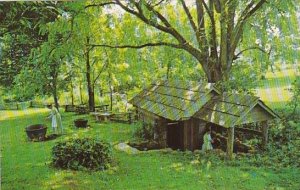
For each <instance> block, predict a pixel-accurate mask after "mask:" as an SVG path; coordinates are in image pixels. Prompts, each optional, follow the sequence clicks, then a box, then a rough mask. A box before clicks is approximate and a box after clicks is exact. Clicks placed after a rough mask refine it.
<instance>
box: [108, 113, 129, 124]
mask: <svg viewBox="0 0 300 190" xmlns="http://www.w3.org/2000/svg"><path fill="white" fill-rule="evenodd" d="M110 120H111V121H116V122H120V123H129V124H131V123H132V121H133V119H132V112H119V113H113V114H112V115H111V117H110Z"/></svg>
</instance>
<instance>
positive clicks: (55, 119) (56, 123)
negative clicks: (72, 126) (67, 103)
mask: <svg viewBox="0 0 300 190" xmlns="http://www.w3.org/2000/svg"><path fill="white" fill-rule="evenodd" d="M49 118H51V120H52V123H51V127H52V130H53V133H54V134H57V133H58V130H60V133H61V134H62V133H63V126H62V122H61V116H60V113H59V112H58V110H57V109H56V107H55V106H54V105H51V112H50V115H49Z"/></svg>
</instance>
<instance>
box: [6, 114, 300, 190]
mask: <svg viewBox="0 0 300 190" xmlns="http://www.w3.org/2000/svg"><path fill="white" fill-rule="evenodd" d="M32 111H33V110H24V111H17V112H14V113H15V115H14V117H10V118H9V119H5V120H1V121H0V137H1V139H0V140H1V150H2V152H1V154H2V166H1V167H2V188H3V189H264V188H270V189H272V188H276V187H282V188H283V187H284V188H286V189H296V188H297V187H299V185H300V182H299V180H298V179H299V176H300V172H299V171H298V170H297V169H291V168H290V169H284V170H280V171H274V170H270V169H266V168H263V167H260V168H256V167H251V166H248V165H245V166H239V167H237V166H232V165H229V164H226V162H222V163H220V162H217V161H215V160H214V159H213V158H211V159H208V158H201V157H198V156H199V155H196V154H192V153H189V152H188V153H183V152H171V153H170V152H168V153H163V152H151V153H150V152H148V153H141V154H136V155H128V154H126V153H123V152H118V151H114V158H115V160H116V163H117V164H116V166H114V167H113V168H111V169H110V170H107V171H104V172H92V173H88V172H81V171H79V172H78V171H70V170H57V169H54V168H51V167H49V163H50V162H51V148H52V146H53V145H54V144H55V142H57V141H60V140H63V139H67V138H70V137H73V136H79V137H85V136H89V137H95V138H100V139H104V140H106V141H108V142H111V143H117V142H121V141H128V140H130V139H131V138H132V134H133V131H134V129H135V127H136V126H135V125H126V124H118V123H107V124H99V123H95V122H94V120H93V118H91V117H89V116H86V117H87V118H88V119H89V123H90V125H91V127H92V128H90V129H80V130H79V129H76V128H74V127H73V120H74V119H75V118H79V117H83V116H76V115H73V114H72V113H68V114H65V113H63V114H62V117H63V124H64V126H65V128H66V133H67V134H66V135H64V136H62V137H59V138H57V139H55V140H51V141H46V142H28V141H27V139H26V134H25V132H24V128H25V126H27V125H29V124H32V123H45V122H46V123H47V124H48V126H50V121H45V120H44V117H45V115H46V113H45V112H43V110H42V109H41V110H40V111H41V112H40V113H39V112H38V111H37V110H35V113H32ZM26 113H27V114H26ZM1 114H7V112H5V111H1ZM195 160H196V161H195Z"/></svg>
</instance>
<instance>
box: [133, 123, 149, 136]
mask: <svg viewBox="0 0 300 190" xmlns="http://www.w3.org/2000/svg"><path fill="white" fill-rule="evenodd" d="M133 135H134V137H135V138H138V139H142V140H154V127H153V125H152V124H151V123H146V122H143V123H142V124H141V125H140V126H139V127H138V128H137V129H136V131H135V132H134V134H133Z"/></svg>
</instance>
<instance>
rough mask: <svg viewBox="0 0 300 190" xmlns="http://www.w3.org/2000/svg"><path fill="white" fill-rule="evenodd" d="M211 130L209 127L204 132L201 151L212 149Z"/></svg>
mask: <svg viewBox="0 0 300 190" xmlns="http://www.w3.org/2000/svg"><path fill="white" fill-rule="evenodd" d="M210 133H211V130H210V129H207V130H206V133H205V134H204V136H203V145H202V151H207V150H212V149H213V146H212V144H211V143H212V142H213V140H212V138H211V135H210Z"/></svg>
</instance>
